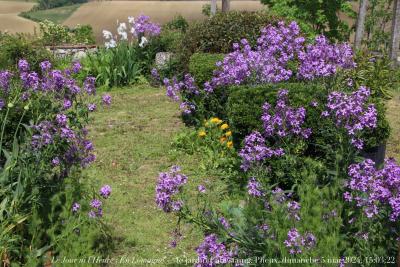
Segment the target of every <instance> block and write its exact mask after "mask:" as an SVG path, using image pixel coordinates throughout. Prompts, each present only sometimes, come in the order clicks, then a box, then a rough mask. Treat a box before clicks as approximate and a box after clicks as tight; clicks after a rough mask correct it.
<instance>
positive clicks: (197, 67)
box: [189, 53, 224, 86]
mask: <svg viewBox="0 0 400 267" xmlns="http://www.w3.org/2000/svg"><path fill="white" fill-rule="evenodd" d="M223 59H224V54H208V53H195V54H193V55H192V56H191V57H190V61H189V72H190V74H191V75H192V76H193V78H195V80H196V83H197V85H198V86H203V84H204V83H205V82H206V81H209V80H211V78H212V76H213V72H214V70H215V69H216V68H217V67H216V66H215V64H216V63H217V62H218V61H222V60H223Z"/></svg>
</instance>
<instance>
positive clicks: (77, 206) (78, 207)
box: [72, 202, 81, 213]
mask: <svg viewBox="0 0 400 267" xmlns="http://www.w3.org/2000/svg"><path fill="white" fill-rule="evenodd" d="M80 208H81V205H79V203H76V202H75V203H74V204H72V212H73V213H76V212H78V211H79V209H80Z"/></svg>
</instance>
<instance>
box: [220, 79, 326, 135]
mask: <svg viewBox="0 0 400 267" xmlns="http://www.w3.org/2000/svg"><path fill="white" fill-rule="evenodd" d="M280 89H287V90H288V91H289V101H290V104H291V105H292V106H295V107H298V106H305V107H307V106H309V104H310V103H311V101H313V100H318V99H321V98H323V97H324V95H326V89H325V88H324V86H322V85H321V84H317V83H307V84H306V83H280V84H265V85H260V86H257V87H251V86H245V85H244V86H237V87H231V88H229V92H230V94H229V98H228V102H227V104H226V112H227V118H228V120H229V123H230V125H231V128H232V130H233V132H234V135H235V139H236V140H237V141H238V140H242V139H243V138H244V137H245V136H246V135H248V134H249V133H251V132H252V131H254V130H258V131H261V130H262V123H261V116H262V105H263V104H264V103H265V102H268V103H270V104H272V105H275V103H276V95H277V92H278V91H279V90H280Z"/></svg>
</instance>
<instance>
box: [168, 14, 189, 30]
mask: <svg viewBox="0 0 400 267" xmlns="http://www.w3.org/2000/svg"><path fill="white" fill-rule="evenodd" d="M188 27H189V23H188V22H187V20H186V19H185V18H184V17H183V16H182V15H178V16H175V17H174V18H173V19H172V20H171V21H169V22H167V23H166V24H165V25H164V29H168V30H178V31H180V32H186V30H187V29H188Z"/></svg>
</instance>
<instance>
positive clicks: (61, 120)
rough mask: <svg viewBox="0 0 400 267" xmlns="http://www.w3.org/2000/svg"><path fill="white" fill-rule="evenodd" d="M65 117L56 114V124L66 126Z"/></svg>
mask: <svg viewBox="0 0 400 267" xmlns="http://www.w3.org/2000/svg"><path fill="white" fill-rule="evenodd" d="M67 120H68V118H67V116H66V115H65V114H57V115H56V122H57V123H58V125H60V126H66V125H67Z"/></svg>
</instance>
